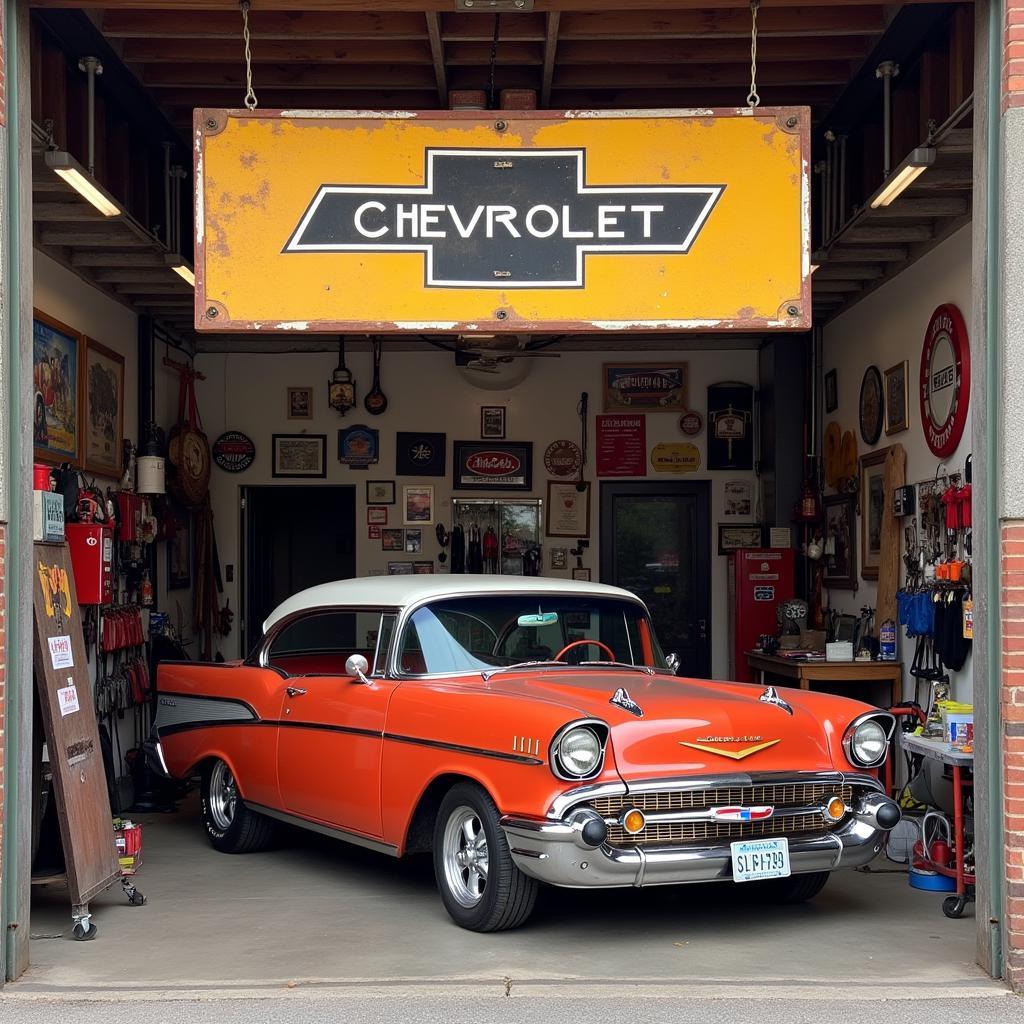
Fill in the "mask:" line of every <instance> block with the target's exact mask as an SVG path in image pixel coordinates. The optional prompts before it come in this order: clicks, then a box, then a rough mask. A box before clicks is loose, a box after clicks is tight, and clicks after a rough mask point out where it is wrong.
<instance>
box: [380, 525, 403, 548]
mask: <svg viewBox="0 0 1024 1024" xmlns="http://www.w3.org/2000/svg"><path fill="white" fill-rule="evenodd" d="M380 546H381V550H382V551H404V550H405V530H396V529H382V530H381V531H380Z"/></svg>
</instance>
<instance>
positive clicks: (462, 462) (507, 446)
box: [452, 441, 533, 491]
mask: <svg viewBox="0 0 1024 1024" xmlns="http://www.w3.org/2000/svg"><path fill="white" fill-rule="evenodd" d="M453 462H454V464H455V479H454V481H453V482H452V485H453V486H454V488H455V489H456V490H460V491H465V490H476V491H528V490H530V489H531V488H532V487H533V442H532V441H522V442H516V443H512V442H509V441H505V442H502V443H500V444H487V443H486V442H481V441H456V442H455V452H454V458H453Z"/></svg>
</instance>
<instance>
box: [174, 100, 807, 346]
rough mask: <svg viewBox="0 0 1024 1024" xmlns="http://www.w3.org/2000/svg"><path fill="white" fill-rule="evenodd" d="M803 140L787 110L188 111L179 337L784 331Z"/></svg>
mask: <svg viewBox="0 0 1024 1024" xmlns="http://www.w3.org/2000/svg"><path fill="white" fill-rule="evenodd" d="M809 128H810V116H809V111H808V109H807V108H804V107H793V108H759V109H758V110H757V111H756V112H752V111H750V110H749V109H742V110H716V111H711V110H700V111H685V110H666V111H658V112H657V113H652V112H650V111H536V110H534V111H500V112H494V113H492V114H483V113H481V112H479V111H436V112H434V111H431V112H405V111H390V112H369V111H263V110H260V111H248V110H212V109H200V110H196V111H195V121H194V143H195V172H196V241H197V246H196V327H197V329H198V330H203V331H252V330H260V331H322V332H343V331H372V332H374V333H381V332H400V331H412V332H418V333H423V332H460V333H464V332H468V331H473V330H480V331H496V330H501V331H509V330H513V331H547V330H551V331H559V332H573V331H581V332H582V331H593V330H680V329H687V328H693V329H700V330H703V331H708V330H751V329H759V330H773V329H781V330H803V329H806V328H807V327H809V326H810V323H811V308H810V277H809V270H810V266H809V248H808V239H809V228H808V211H809V205H810V204H809V195H810V193H809V187H808V160H809V153H810V145H809ZM755 235H756V237H757V244H756V245H751V244H750V239H751V237H752V236H755ZM271 282H272V283H273V286H272V287H269V286H268V285H269V283H271Z"/></svg>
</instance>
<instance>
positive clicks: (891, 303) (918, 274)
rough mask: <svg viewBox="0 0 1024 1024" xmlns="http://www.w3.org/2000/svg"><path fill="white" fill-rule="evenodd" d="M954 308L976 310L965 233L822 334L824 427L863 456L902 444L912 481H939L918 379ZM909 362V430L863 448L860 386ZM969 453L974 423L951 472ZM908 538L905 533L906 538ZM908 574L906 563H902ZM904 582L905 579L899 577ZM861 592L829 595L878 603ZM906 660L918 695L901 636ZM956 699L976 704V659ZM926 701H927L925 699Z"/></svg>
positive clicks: (839, 601) (910, 649)
mask: <svg viewBox="0 0 1024 1024" xmlns="http://www.w3.org/2000/svg"><path fill="white" fill-rule="evenodd" d="M946 302H951V303H953V304H954V305H956V306H958V307H959V309H960V311H961V312H962V313H963V314H964V316H965V319H966V320H967V322H970V310H971V229H970V227H969V226H968V227H964V228H962V229H961V230H959V231H958V232H956V234H954V235H952V236H950V237H949V238H948V239H946V240H945V241H944V242H942V243H941V244H940V245H938V246H936V247H935V248H934V249H933V250H932V251H931V252H929V253H928V254H927V255H926V256H924V257H923V258H922V259H920V260H918V262H917V263H915V264H913V265H912V266H911V267H909V268H908V269H907V270H905V271H904V272H903V273H902V274H900V275H899V276H898V277H896V278H895V279H894V280H893V281H891V282H889V283H888V284H886V285H884V286H883V287H881V288H879V289H878V290H877V291H875V292H873V293H872V294H871V295H869V296H868V297H867V298H865V299H863V300H862V301H861V302H859V303H857V305H855V306H854V307H853V308H852V309H850V310H849V311H848V312H846V313H844V314H843V315H842V316H839V317H837V318H836V319H835V320H833V321H832V322H831V323H829V324H827V325H826V327H825V332H824V349H823V352H824V371H825V372H826V373H827V372H828V371H829V370H833V369H834V370H836V371H837V393H838V398H839V407H838V408H837V409H836V410H835V412H832V413H826V414H825V422H826V423H827V422H828V421H829V420H836V421H837V422H838V423H839V425H840V427H841V428H842V430H843V431H846V430H852V431H854V433H855V435H856V437H857V449H858V454H859V455H861V456H863V455H865V454H867V453H868V452H871V451H875V450H877V449H879V448H885V447H886V446H888V445H890V444H894V443H897V442H898V443H899V444H901V445H903V447H904V449H905V450H906V453H907V467H906V480H907V483H918V482H920V481H923V480H926V479H931V478H933V477H934V476H935V472H936V469H937V468H938V465H939V461H940V460H939V459H937V458H936V457H935V455H933V454H932V452H931V449H930V448H929V447H928V444H927V442H926V440H925V436H924V431H923V430H922V427H921V408H920V402H919V399H918V392H917V387H918V381H919V374H920V364H921V346H922V342H923V341H924V335H925V330H926V329H927V326H928V321H929V320H930V319H931V315H932V313H933V312H934V310H935V307H936V306H939V305H941V304H942V303H946ZM904 359H906V360H907V361H908V363H909V378H908V379H909V388H910V403H909V406H910V408H909V420H910V427H909V429H908V430H905V431H903V432H901V433H898V434H893V435H891V436H886V434H885V431H884V430H883V431H882V435H881V437H880V438H879V439H878V443H877V444H875V445H873V446H870V447H869V446H867V445H865V444H864V439H863V438H862V437H861V434H860V427H859V422H860V420H859V408H860V386H861V380H862V378H863V376H864V371H865V370H866V369H867V368H868V366H870V365H875V366H877V367H878V368H879V370H880V371H881V373H882V374H883V382H884V374H885V371H886V370H887V369H888V368H889V367H892V366H895V365H896V364H898V363H899V362H901V361H902V360H904ZM970 451H971V419H970V417H968V419H967V427H966V430H965V431H964V436H963V439H962V440H961V442H960V445H959V447H958V448H957V450H956V452H954V454H953V455H952V456H950V457H949V458H948V459H945V460H943V461H944V464H945V466H946V467H947V469H948V470H949V471H950V472H953V471H959V472H960V473H961V474H962V473H963V470H964V462H965V459H966V457H967V455H968V454H969V453H970ZM860 526H861V521H860V517H859V516H858V520H857V530H858V533H857V559H858V574H859V566H860V560H861V534H860ZM901 537H902V532H901ZM901 572H902V563H901ZM901 582H902V577H901ZM858 584H859V585H858V589H857V591H856V592H855V593H854V592H851V591H849V590H837V589H833V590H830V591H828V594H829V597H830V601H831V606H832V607H833V608H836V609H839V610H841V611H844V612H852V613H854V614H856V613H858V612H859V610H860V608H861V607H862V606H863V605H871V606H872V607H874V606H875V604H876V597H877V592H878V588H877V584H876V583H875V582H874V581H872V580H864V579H858ZM899 651H900V657H901V660H902V661H903V664H904V669H905V671H904V696H905V697H907V696H910V695H912V694H913V679H912V677H910V675H909V672H908V671H907V670H909V667H910V663H911V661H912V659H913V654H914V643H913V641H908V640H907V638H906V636H905V635H904V634H903V630H900V648H899ZM951 682H952V684H953V686H952V693H953V697H954V699H957V700H964V701H970V700H971V692H972V676H971V658H970V656H968V658H967V662H966V663H965V665H964V667H963V669H962V670H961V671H960V672H957V673H951ZM923 696H924V695H923Z"/></svg>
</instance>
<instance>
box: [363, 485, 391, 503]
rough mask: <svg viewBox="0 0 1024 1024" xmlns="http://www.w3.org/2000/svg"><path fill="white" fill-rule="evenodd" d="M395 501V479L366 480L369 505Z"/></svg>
mask: <svg viewBox="0 0 1024 1024" xmlns="http://www.w3.org/2000/svg"><path fill="white" fill-rule="evenodd" d="M394 503H395V481H394V480H367V481H366V504H367V505H394Z"/></svg>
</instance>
